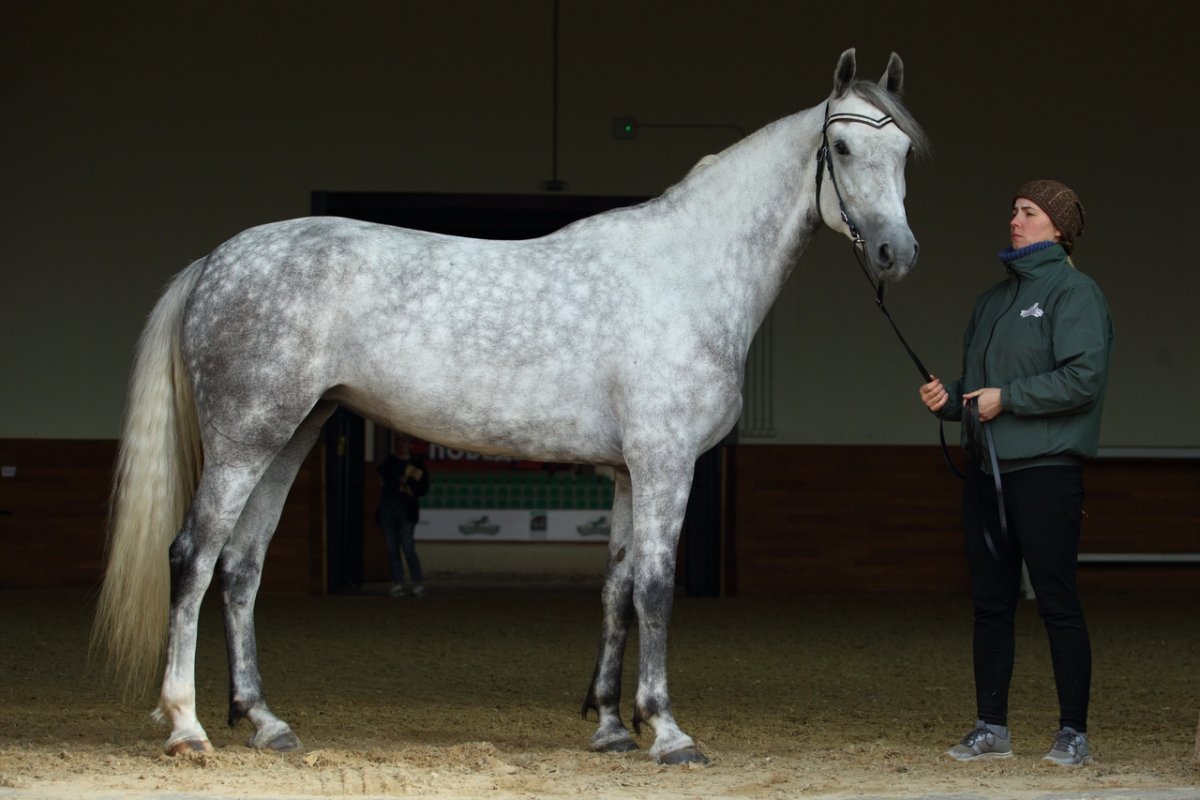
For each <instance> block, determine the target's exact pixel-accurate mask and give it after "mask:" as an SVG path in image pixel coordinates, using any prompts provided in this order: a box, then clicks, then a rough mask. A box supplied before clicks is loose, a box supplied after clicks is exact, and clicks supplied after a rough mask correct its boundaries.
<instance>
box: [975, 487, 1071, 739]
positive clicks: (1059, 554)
mask: <svg viewBox="0 0 1200 800" xmlns="http://www.w3.org/2000/svg"><path fill="white" fill-rule="evenodd" d="M1002 481H1003V489H1004V508H1005V512H1006V513H1007V515H1008V536H1007V538H1006V537H1004V536H1003V535H1002V534H1001V532H1000V519H999V512H998V509H997V502H996V489H995V484H994V483H993V479H992V476H990V475H987V474H986V473H984V472H983V471H982V470H980V469H979V468H978V466H977V465H974V464H973V465H972V466H971V467H970V468H969V470H968V473H967V480H966V482H965V485H964V487H963V539H964V543H965V545H966V552H967V564H968V567H969V568H970V572H971V594H972V598H973V601H974V606H975V632H974V657H975V697H976V704H977V706H978V709H977V710H978V714H979V718H980V719H982V720H983V721H984V722H988V723H991V724H993V725H1007V724H1008V688H1009V684H1010V683H1011V682H1012V673H1013V657H1014V653H1015V643H1014V633H1013V620H1014V618H1015V616H1016V610H1017V604H1018V601H1019V600H1020V593H1021V562H1022V561H1024V562H1025V565H1026V567H1027V568H1028V570H1029V582H1030V584H1031V585H1032V586H1033V590H1034V592H1035V593H1036V594H1037V604H1038V613H1039V615H1040V616H1041V618H1042V621H1043V622H1044V623H1045V626H1046V635H1047V636H1048V637H1049V639H1050V657H1051V660H1052V662H1053V665H1054V682H1055V685H1056V686H1057V688H1058V706H1059V717H1060V720H1059V724H1060V725H1061V726H1063V727H1066V726H1070V727H1072V728H1074V729H1075V730H1077V731H1080V732H1081V733H1082V732H1084V731H1086V730H1087V712H1088V699H1089V696H1090V694H1091V683H1092V647H1091V642H1090V641H1089V639H1088V632H1087V625H1086V624H1085V622H1084V619H1083V609H1082V607H1081V606H1080V603H1079V590H1078V587H1077V584H1076V567H1077V564H1078V556H1079V531H1080V521H1081V518H1082V515H1083V469H1082V467H1078V466H1051V467H1033V468H1030V469H1022V470H1017V471H1016V472H1010V473H1007V474H1005V475H1003V476H1002ZM985 525H986V528H987V531H988V533H989V535H990V536H991V539H992V542H993V543H994V545H995V547H996V550H997V553H998V555H999V558H997V557H996V556H993V555H992V552H991V550H989V548H988V546H987V542H986V540H985V538H984V526H985Z"/></svg>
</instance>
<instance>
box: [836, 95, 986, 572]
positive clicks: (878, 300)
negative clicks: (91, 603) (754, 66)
mask: <svg viewBox="0 0 1200 800" xmlns="http://www.w3.org/2000/svg"><path fill="white" fill-rule="evenodd" d="M835 122H855V123H858V124H860V125H869V126H870V127H872V128H874V129H875V130H882V129H883V128H885V127H887V126H888V125H893V124H895V123H896V121H895V120H894V119H893V118H892V116H891V115H890V114H884V115H883V116H881V117H868V116H867V115H866V114H853V113H850V112H847V111H839V112H838V113H836V114H831V113H829V101H828V100H826V101H825V123H824V124H823V125H822V126H821V147H820V149H818V150H817V200H816V203H817V215H818V216H820V214H821V183H822V181H823V180H824V177H825V171H826V170H829V183H830V185H831V186H833V192H834V194H835V195H836V196H837V201H838V211H839V212H840V213H841V216H842V222H843V223H845V225H846V228H847V230H849V231H850V243H851V248H852V249H853V251H854V260H855V261H857V262H858V266H859V268H860V269H861V270H862V273H863V275H864V276H865V277H866V279H867V283H869V284H871V288H872V289H874V290H875V305H877V306H879V310H880V311H881V312H883V316H884V317H886V318H887V321H888V324H890V325H891V326H892V330H893V331H895V333H896V338H897V339H899V340H900V344H901V345H903V346H904V349H905V351H906V352H907V353H908V356H909V358H911V359H912V362H913V364H915V365H916V367H917V370H918V371H919V372H920V373H921V377H922V378H924V379H925V382H926V383H929V382H930V381H932V380H933V374H932V373H930V371H929V370H927V369H926V368H925V365H924V364H923V363H921V359H920V357H919V356H918V355H917V354H916V352H914V351H913V349H912V347H910V346H909V344H908V340H906V339H905V338H904V334H902V333H900V328H899V327H898V326H897V325H896V321H895V320H894V319H892V315H891V313H889V312H888V310H887V306H886V305H884V303H883V281H879V283H876V282H875V280H874V279H873V278H872V277H871V271H870V270H869V269H868V268H867V262H866V254H865V251H866V241H865V240H864V239H863V237H862V234H861V233H859V230H858V226H857V225H855V224H854V220H852V219H851V218H850V212H849V211H847V210H846V201H845V200H844V199H843V198H842V190H841V189H840V188H839V187H838V183H837V176H836V175H835V174H834V171H833V155H832V154H831V153H830V152H829V126H830V125H832V124H833V123H835ZM965 411H966V413H967V415H968V423H969V424H970V425H971V427H970V428H969V429H968V436H967V438H968V440H971V441H974V440H975V438H976V436H977V434H976V433H975V431H974V426H978V427H979V428H981V429H982V430H983V436H984V439H985V440H986V442H987V451H988V456H989V459H990V462H991V463H990V466H991V468H992V476H993V478H994V480H995V484H996V506H997V508H998V509H999V514H1000V531H1001V533H1002V534H1003V535H1004V537H1005V538H1007V537H1008V515H1007V514H1006V513H1005V510H1004V488H1003V487H1002V485H1001V483H1000V465H999V463H998V462H997V460H996V447H995V443H994V441H993V439H992V429H991V426H989V425H988V424H987V423H986V422H984V421H982V420H981V419H980V418H979V407H978V404H977V403H973V402H970V401H968V403H967V408H966V409H965ZM938 439H939V440H940V441H941V444H942V456H943V457H944V458H945V459H946V466H948V467H949V468H950V471H951V472H953V473H954V474H955V475H957V476H958V477H959V478H962V479H965V478H966V476H965V475H963V473H962V472H960V471H959V469H958V467H956V466H954V461H953V460H952V459H951V458H950V450H949V448H948V447H947V446H946V433H945V430H944V429H943V428H942V426H941V423H940V422H939V424H938ZM983 538H984V541H985V542H986V543H987V547H988V550H989V551H991V554H992V557H993V558H995V559H996V560H999V559H1000V554H999V552H998V551H997V550H996V545H995V543H994V542H993V541H992V536H991V534H990V533H989V532H988V529H987V526H986V525H984V527H983Z"/></svg>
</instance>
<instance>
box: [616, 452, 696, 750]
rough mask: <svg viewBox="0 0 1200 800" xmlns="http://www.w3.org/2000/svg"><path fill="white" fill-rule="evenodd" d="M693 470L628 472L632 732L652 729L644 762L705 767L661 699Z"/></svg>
mask: <svg viewBox="0 0 1200 800" xmlns="http://www.w3.org/2000/svg"><path fill="white" fill-rule="evenodd" d="M692 470H693V465H692V464H691V463H688V464H687V465H686V469H684V468H682V467H680V468H668V467H666V466H665V465H662V464H658V465H655V467H654V468H652V469H648V470H642V471H634V473H633V481H634V503H633V512H634V549H635V554H636V558H635V561H634V575H633V581H634V585H633V605H634V608H635V609H636V610H637V616H638V634H639V635H638V691H637V701H636V703H635V705H634V714H633V727H634V730H635V731H637V732H639V733H640V732H641V725H642V723H648V724H649V725H650V726H651V727H652V728H654V744H653V745H652V746H651V748H650V756H651V757H652V758H653V759H654V760H655V761H657V762H659V763H662V764H683V763H693V762H695V763H707V761H708V759H706V758H705V757H704V755H703V754H702V753H701V752H700V750H699V749H698V748H697V747H696V743H695V741H693V739H692V737H691V736H688V735H687V734H686V733H684V732H683V731H682V730H681V729H680V728H679V725H678V724H677V723H676V722H675V717H674V715H673V714H672V713H671V701H670V698H669V696H668V694H667V627H668V625H669V624H670V621H671V607H672V604H673V602H674V590H675V558H676V550H677V547H678V543H679V533H680V529H681V528H682V525H683V515H684V512H685V511H686V510H687V501H688V494H689V493H690V491H691V484H692Z"/></svg>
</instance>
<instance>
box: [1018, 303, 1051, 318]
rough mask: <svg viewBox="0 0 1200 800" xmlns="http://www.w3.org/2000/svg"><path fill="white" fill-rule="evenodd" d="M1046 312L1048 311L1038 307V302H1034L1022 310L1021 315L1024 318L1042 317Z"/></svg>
mask: <svg viewBox="0 0 1200 800" xmlns="http://www.w3.org/2000/svg"><path fill="white" fill-rule="evenodd" d="M1045 313H1046V312H1045V311H1043V310H1042V309H1040V308H1038V304H1037V303H1034V304H1033V305H1031V306H1030V307H1029V308H1026V309H1024V310H1022V311H1021V317H1022V319H1023V318H1025V317H1040V316H1041V315H1042V314H1045Z"/></svg>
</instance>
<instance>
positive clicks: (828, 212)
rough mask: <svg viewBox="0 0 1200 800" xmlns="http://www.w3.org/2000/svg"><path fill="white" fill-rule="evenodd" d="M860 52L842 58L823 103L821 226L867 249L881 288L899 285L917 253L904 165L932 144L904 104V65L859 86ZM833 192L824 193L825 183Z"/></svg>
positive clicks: (893, 61) (894, 58) (897, 63)
mask: <svg viewBox="0 0 1200 800" xmlns="http://www.w3.org/2000/svg"><path fill="white" fill-rule="evenodd" d="M855 72H856V66H855V60H854V50H853V49H850V50H847V51H846V52H844V53H842V55H841V58H839V59H838V64H837V69H836V70H834V75H833V93H832V94H831V95H830V96H829V100H828V101H827V102H826V103H825V106H824V109H825V119H824V122H823V125H822V146H821V149H820V151H819V152H818V163H817V206H818V213H819V214H820V215H821V218H822V220H824V222H825V224H826V225H828V226H829V227H830V228H832V229H834V230H836V231H841V232H842V233H844V234H845V235H846V236H848V237H849V238H850V239H851V240H852V241H854V242H855V245H856V246H857V245H859V244H860V243H861V245H862V248H863V252H864V254H865V256H866V259H867V263H868V264H869V265H870V269H871V271H872V273H873V274H874V278H875V279H876V280H877V281H880V282H882V281H898V280H900V279H901V278H903V277H904V276H905V275H906V274H908V271H909V270H910V269H912V267H913V266H914V265H915V264H916V263H917V253H918V250H919V246H918V244H917V240H916V237H914V236H913V233H912V230H911V229H910V228H909V227H908V219H907V216H906V215H905V211H904V193H905V185H904V166H905V163H906V162H907V160H908V155H909V153H911V152H917V153H923V152H926V151H927V149H928V141H927V139H926V138H925V134H924V132H923V131H922V130H921V127H920V126H919V125H918V124H917V123H916V121H915V120H914V119H913V117H912V115H911V114H910V113H909V112H908V111H907V110H906V109H905V108H904V106H903V104H902V103H901V102H900V93H901V90H902V88H903V85H904V64H903V62H902V61H901V60H900V57H899V56H898V55H896V54H895V53H892V54H891V58H889V59H888V64H887V69H886V70H885V71H884V74H883V77H882V78H880V79H879V81H878V82H877V83H876V82H872V81H862V80H856V79H855ZM823 182H824V183H827V184H829V186H828V187H827V188H831V189H832V191H824V192H822V191H821V186H822V183H823Z"/></svg>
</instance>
